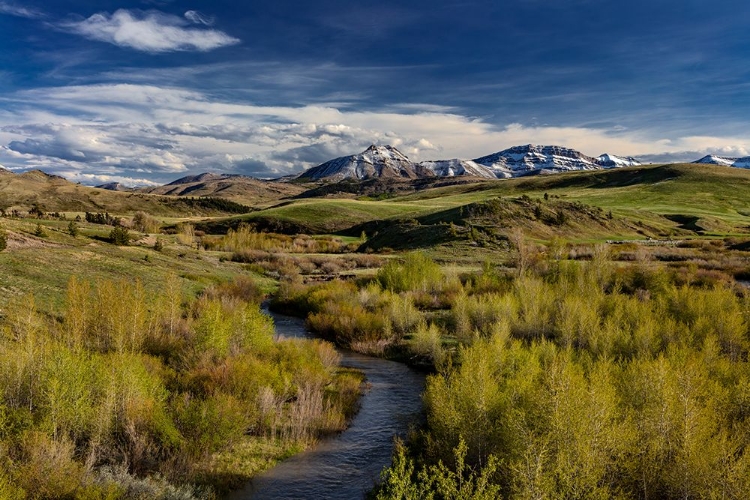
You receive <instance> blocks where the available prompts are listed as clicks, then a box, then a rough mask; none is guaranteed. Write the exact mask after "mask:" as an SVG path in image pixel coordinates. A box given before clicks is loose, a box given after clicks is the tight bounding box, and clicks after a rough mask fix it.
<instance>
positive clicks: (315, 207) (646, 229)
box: [205, 164, 750, 249]
mask: <svg viewBox="0 0 750 500" xmlns="http://www.w3.org/2000/svg"><path fill="white" fill-rule="evenodd" d="M748 200H750V172H749V171H746V170H741V169H735V168H728V167H721V166H713V165H694V164H686V165H653V166H644V167H634V168H626V169H615V170H604V171H597V172H575V173H569V174H558V175H545V176H534V177H527V178H519V179H510V180H503V181H485V182H479V183H472V184H462V185H453V186H446V187H438V188H433V189H425V190H421V191H418V192H414V193H409V194H405V195H401V196H397V195H391V197H389V198H386V199H383V200H373V199H371V198H368V197H364V198H359V199H336V198H314V199H307V198H306V199H298V200H293V201H287V202H284V203H283V204H281V205H277V206H275V207H271V208H268V209H265V210H259V211H257V212H253V213H252V214H248V215H243V216H238V217H233V218H231V219H225V220H221V221H218V222H217V221H214V223H213V225H212V224H207V225H206V226H205V229H207V230H209V231H217V232H221V231H225V230H226V227H230V226H231V227H236V226H237V225H238V224H239V223H240V222H251V223H255V224H256V226H257V227H258V228H259V229H263V230H271V231H280V232H288V233H297V232H306V233H313V234H315V233H332V232H339V233H341V234H347V235H351V236H358V235H359V234H361V232H363V231H364V232H365V233H366V234H367V236H368V237H370V238H371V239H370V242H369V243H368V248H372V249H380V248H383V247H391V248H394V249H408V248H417V247H419V248H426V247H430V246H434V245H436V244H446V243H449V244H453V243H456V242H459V243H460V242H463V243H466V244H468V245H469V246H476V245H477V244H480V245H484V246H487V245H488V244H492V243H498V244H501V243H502V242H503V241H504V240H507V238H508V233H509V231H511V230H513V229H514V228H520V229H521V230H523V231H524V232H525V233H526V234H527V235H528V236H531V237H532V238H535V239H541V240H549V239H551V238H555V237H561V238H565V239H568V240H572V241H601V240H605V239H644V238H656V239H659V238H672V237H675V238H684V237H695V236H704V235H708V236H730V235H743V234H746V233H747V228H748V224H749V223H750V203H749V202H748Z"/></svg>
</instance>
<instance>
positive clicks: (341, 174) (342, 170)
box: [299, 144, 418, 181]
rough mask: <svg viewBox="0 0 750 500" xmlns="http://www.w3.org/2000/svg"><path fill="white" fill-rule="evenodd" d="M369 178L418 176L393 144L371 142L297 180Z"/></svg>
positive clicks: (408, 177)
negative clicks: (382, 144) (358, 150)
mask: <svg viewBox="0 0 750 500" xmlns="http://www.w3.org/2000/svg"><path fill="white" fill-rule="evenodd" d="M372 177H402V178H407V179H415V178H417V177H418V175H417V173H416V171H415V167H414V163H413V162H412V161H411V160H409V158H407V156H406V155H405V154H403V153H401V152H400V151H399V150H398V149H396V148H394V147H393V146H376V145H374V144H373V145H371V146H370V147H368V148H367V149H366V150H364V151H363V152H361V153H359V154H356V155H350V156H342V157H340V158H335V159H333V160H330V161H327V162H325V163H323V164H321V165H318V166H317V167H313V168H311V169H309V170H306V171H304V172H302V174H300V175H299V178H300V179H307V180H319V179H329V180H334V181H340V180H343V179H350V178H351V179H369V178H372Z"/></svg>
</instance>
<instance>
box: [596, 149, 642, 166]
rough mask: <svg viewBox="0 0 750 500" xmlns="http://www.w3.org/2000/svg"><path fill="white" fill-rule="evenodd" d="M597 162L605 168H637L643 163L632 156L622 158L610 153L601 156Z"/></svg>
mask: <svg viewBox="0 0 750 500" xmlns="http://www.w3.org/2000/svg"><path fill="white" fill-rule="evenodd" d="M597 161H598V163H599V165H601V166H602V167H604V168H614V167H637V166H638V165H640V164H641V162H639V161H638V160H636V159H635V158H633V157H632V156H627V157H622V156H617V155H612V154H609V153H604V154H603V155H601V156H599V157H598V158H597Z"/></svg>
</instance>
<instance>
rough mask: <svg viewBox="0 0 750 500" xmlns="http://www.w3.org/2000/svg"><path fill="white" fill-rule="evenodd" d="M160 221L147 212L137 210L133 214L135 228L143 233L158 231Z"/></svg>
mask: <svg viewBox="0 0 750 500" xmlns="http://www.w3.org/2000/svg"><path fill="white" fill-rule="evenodd" d="M160 227H161V226H160V224H159V221H157V220H156V219H154V218H153V217H151V216H150V215H149V214H147V213H146V212H140V211H139V212H136V213H135V215H133V229H135V230H136V231H140V232H141V233H156V232H158V231H159V228H160Z"/></svg>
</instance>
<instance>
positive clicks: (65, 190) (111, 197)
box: [0, 170, 234, 217]
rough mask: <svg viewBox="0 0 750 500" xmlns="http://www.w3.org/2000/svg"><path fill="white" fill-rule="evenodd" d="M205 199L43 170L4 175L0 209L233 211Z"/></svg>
mask: <svg viewBox="0 0 750 500" xmlns="http://www.w3.org/2000/svg"><path fill="white" fill-rule="evenodd" d="M209 201H210V200H209ZM204 202H205V200H203V201H200V202H196V201H195V200H191V199H186V198H177V197H171V196H157V195H150V194H144V193H134V192H121V191H110V190H106V189H98V188H92V187H88V186H83V185H80V184H74V183H72V182H70V181H68V180H66V179H64V178H62V177H59V176H55V175H49V174H46V173H44V172H41V171H39V170H34V171H31V172H25V173H23V174H13V173H7V172H6V173H4V174H3V175H0V209H2V210H4V211H6V212H8V213H10V212H11V211H12V210H20V211H22V212H28V211H29V210H31V209H32V208H33V207H35V206H38V207H39V208H40V209H41V210H42V211H44V212H68V213H70V212H74V213H76V212H77V213H82V212H109V213H112V214H119V215H125V214H132V213H134V212H136V211H139V210H140V211H145V212H148V213H150V214H153V215H160V216H183V217H189V216H206V215H220V214H226V213H231V210H226V209H225V208H222V207H220V206H213V205H212V204H211V203H204ZM233 210H234V209H233Z"/></svg>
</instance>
